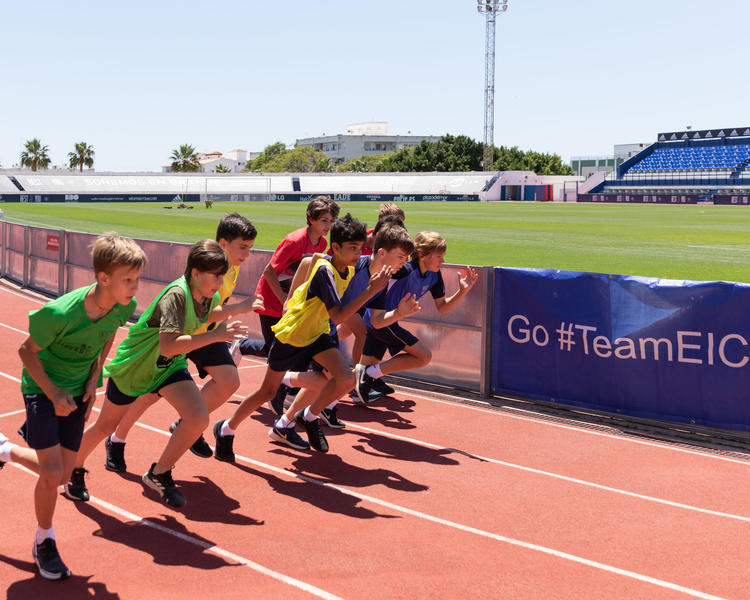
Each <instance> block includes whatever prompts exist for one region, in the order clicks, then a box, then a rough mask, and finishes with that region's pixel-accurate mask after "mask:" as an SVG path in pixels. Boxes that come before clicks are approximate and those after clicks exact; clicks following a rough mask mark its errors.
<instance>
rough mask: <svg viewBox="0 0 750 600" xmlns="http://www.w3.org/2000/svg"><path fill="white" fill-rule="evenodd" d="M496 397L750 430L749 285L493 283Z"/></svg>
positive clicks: (546, 279) (539, 277) (617, 278)
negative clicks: (514, 397) (523, 397)
mask: <svg viewBox="0 0 750 600" xmlns="http://www.w3.org/2000/svg"><path fill="white" fill-rule="evenodd" d="M494 304H495V305H494V311H493V336H492V357H491V361H492V366H491V377H492V389H493V391H494V392H495V393H507V394H514V395H520V396H525V397H529V398H533V399H537V400H545V401H554V402H559V403H562V404H569V405H573V406H581V407H586V408H593V409H597V410H603V411H607V412H619V413H622V414H627V415H631V416H636V417H647V418H653V419H662V420H668V421H677V422H685V423H696V424H699V425H705V426H710V427H719V428H724V429H736V430H743V431H750V401H748V398H747V396H748V390H750V364H749V363H750V358H749V357H750V345H749V341H748V340H750V310H748V307H750V286H748V285H744V284H733V283H726V282H693V281H675V280H664V279H651V278H645V277H630V276H623V275H605V274H598V273H578V272H572V271H556V270H541V269H508V268H500V269H496V272H495V301H494Z"/></svg>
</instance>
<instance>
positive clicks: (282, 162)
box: [253, 146, 333, 173]
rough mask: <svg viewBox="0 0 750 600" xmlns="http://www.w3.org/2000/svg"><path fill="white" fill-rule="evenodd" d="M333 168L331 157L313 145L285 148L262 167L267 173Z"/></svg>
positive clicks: (315, 171) (306, 171)
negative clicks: (315, 148)
mask: <svg viewBox="0 0 750 600" xmlns="http://www.w3.org/2000/svg"><path fill="white" fill-rule="evenodd" d="M256 160H257V159H256ZM253 170H255V169H253ZM332 170H333V165H332V164H331V159H330V157H329V156H328V155H327V154H326V153H325V152H321V151H320V150H314V149H313V148H312V147H311V146H300V147H299V148H290V149H289V150H284V151H283V152H281V153H278V154H276V155H274V156H273V157H272V158H271V159H270V160H267V161H266V162H265V163H264V164H263V167H262V171H263V172H265V173H329V172H331V171H332Z"/></svg>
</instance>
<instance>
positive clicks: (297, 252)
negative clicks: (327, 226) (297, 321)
mask: <svg viewBox="0 0 750 600" xmlns="http://www.w3.org/2000/svg"><path fill="white" fill-rule="evenodd" d="M327 246H328V242H327V241H326V239H325V238H324V237H321V238H320V241H319V242H318V243H317V244H316V245H313V243H312V242H311V241H310V236H309V235H307V227H303V228H302V229H297V230H296V231H292V233H290V234H289V235H287V236H286V237H285V238H284V239H283V240H281V243H280V244H279V246H278V248H276V251H275V252H274V253H273V256H272V257H271V266H272V267H273V269H274V271H276V275H277V276H278V278H279V283H281V284H282V288H284V282H286V283H291V281H292V277H294V273H295V271H296V270H297V267H298V266H299V262H300V261H301V260H302V259H303V258H304V257H305V255H309V254H313V253H315V252H324V251H325V249H326V247H327ZM255 294H256V295H261V296H263V304H264V306H265V309H264V310H263V311H262V312H261V313H260V314H262V315H268V316H270V317H280V316H281V315H282V309H283V308H284V307H283V305H282V303H281V302H279V299H278V298H277V297H276V294H274V293H273V292H272V291H271V287H270V286H269V285H268V282H267V281H266V277H265V275H264V276H262V277H261V278H260V281H258V286H257V287H256V289H255Z"/></svg>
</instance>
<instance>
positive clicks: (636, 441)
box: [396, 390, 750, 467]
mask: <svg viewBox="0 0 750 600" xmlns="http://www.w3.org/2000/svg"><path fill="white" fill-rule="evenodd" d="M396 393H397V394H398V395H399V396H406V397H411V398H417V399H419V400H426V401H428V402H434V403H436V404H446V405H448V406H454V407H460V408H462V409H466V410H473V411H478V412H481V413H484V414H488V415H496V416H499V417H505V418H508V419H516V420H518V421H528V422H530V423H537V424H539V425H547V426H548V427H556V428H558V429H566V430H568V431H576V432H578V433H583V434H586V435H594V436H598V437H605V438H609V439H613V440H618V441H621V442H628V443H631V444H639V445H642V446H650V447H653V448H661V449H663V450H671V451H672V452H682V453H685V454H693V455H696V456H702V457H704V458H713V459H714V460H721V461H724V462H731V463H735V464H738V465H744V466H746V467H748V466H750V461H746V460H739V459H736V458H731V457H729V456H719V455H716V454H710V453H708V452H701V451H700V450H690V449H688V448H679V447H677V446H670V445H669V444H664V443H659V442H650V441H648V440H639V439H635V438H632V437H628V436H625V435H615V434H613V433H605V432H603V431H592V430H590V429H587V428H585V427H576V426H575V425H563V424H562V423H551V422H550V421H545V420H544V419H537V418H535V417H533V416H522V415H511V414H508V413H506V412H504V411H498V410H490V409H488V408H481V407H479V406H471V405H468V404H464V403H462V402H451V401H449V400H439V399H438V398H430V397H429V396H422V395H420V394H415V393H413V392H405V391H401V390H397V391H396ZM510 410H522V409H514V408H511V409H510Z"/></svg>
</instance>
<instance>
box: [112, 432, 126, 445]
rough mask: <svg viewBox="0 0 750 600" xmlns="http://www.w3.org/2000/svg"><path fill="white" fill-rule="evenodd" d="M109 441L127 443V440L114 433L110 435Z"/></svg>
mask: <svg viewBox="0 0 750 600" xmlns="http://www.w3.org/2000/svg"><path fill="white" fill-rule="evenodd" d="M109 441H110V442H112V443H114V444H124V443H125V440H121V439H120V438H118V437H117V436H116V435H115V434H114V433H113V434H112V435H110V436H109Z"/></svg>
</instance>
